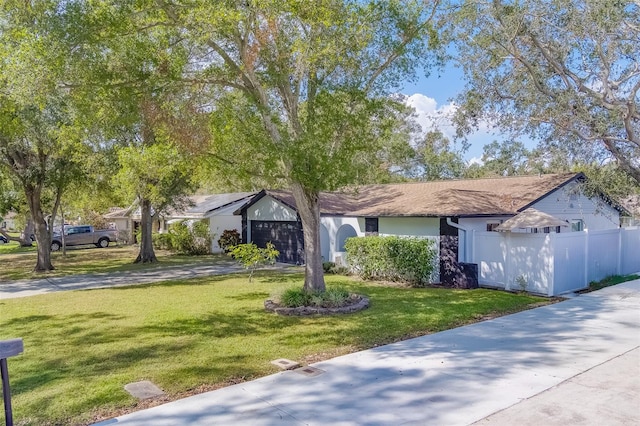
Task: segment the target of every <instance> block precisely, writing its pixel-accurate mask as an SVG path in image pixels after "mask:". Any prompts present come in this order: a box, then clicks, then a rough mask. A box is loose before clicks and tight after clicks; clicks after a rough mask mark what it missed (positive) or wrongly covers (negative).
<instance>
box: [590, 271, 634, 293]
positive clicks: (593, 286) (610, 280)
mask: <svg viewBox="0 0 640 426" xmlns="http://www.w3.org/2000/svg"><path fill="white" fill-rule="evenodd" d="M637 279H640V275H636V274H632V275H612V276H610V277H607V278H605V279H603V280H600V281H597V282H591V283H589V290H588V291H595V290H600V289H602V288H605V287H610V286H612V285H616V284H620V283H623V282H626V281H633V280H637Z"/></svg>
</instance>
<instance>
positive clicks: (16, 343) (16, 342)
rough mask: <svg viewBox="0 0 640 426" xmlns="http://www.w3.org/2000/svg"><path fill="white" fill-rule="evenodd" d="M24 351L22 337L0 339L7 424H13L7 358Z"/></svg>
mask: <svg viewBox="0 0 640 426" xmlns="http://www.w3.org/2000/svg"><path fill="white" fill-rule="evenodd" d="M23 351H24V344H23V343H22V339H9V340H0V376H1V377H2V398H3V399H4V421H5V424H6V426H13V412H12V411H11V388H10V387H9V369H8V368H7V358H9V357H12V356H16V355H18V354H21V353H22V352H23Z"/></svg>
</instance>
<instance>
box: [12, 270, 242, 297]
mask: <svg viewBox="0 0 640 426" xmlns="http://www.w3.org/2000/svg"><path fill="white" fill-rule="evenodd" d="M241 271H244V269H243V268H242V266H240V265H239V264H238V263H237V262H234V261H232V260H217V261H216V262H215V263H211V264H207V265H187V266H167V267H165V266H161V265H159V266H157V267H154V268H150V269H145V270H141V271H133V272H132V271H126V272H104V273H99V274H86V275H67V276H63V277H51V278H40V279H32V280H18V281H9V282H0V300H2V299H13V298H17V297H27V296H34V295H37V294H46V293H53V292H57V291H66V290H88V289H95V288H106V287H118V286H127V285H135V284H148V283H152V282H160V281H167V280H181V279H188V278H197V277H206V276H213V275H222V274H229V273H233V272H241Z"/></svg>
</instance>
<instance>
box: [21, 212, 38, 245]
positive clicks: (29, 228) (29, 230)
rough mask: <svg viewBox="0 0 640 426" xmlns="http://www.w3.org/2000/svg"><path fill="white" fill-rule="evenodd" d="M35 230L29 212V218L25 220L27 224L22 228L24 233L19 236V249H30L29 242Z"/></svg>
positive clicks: (31, 242) (31, 243)
mask: <svg viewBox="0 0 640 426" xmlns="http://www.w3.org/2000/svg"><path fill="white" fill-rule="evenodd" d="M35 233H36V230H35V227H34V226H33V219H32V216H31V212H29V217H28V218H27V223H26V224H25V226H24V231H22V233H21V234H20V238H19V239H18V242H19V243H20V247H32V246H33V241H32V240H31V235H35Z"/></svg>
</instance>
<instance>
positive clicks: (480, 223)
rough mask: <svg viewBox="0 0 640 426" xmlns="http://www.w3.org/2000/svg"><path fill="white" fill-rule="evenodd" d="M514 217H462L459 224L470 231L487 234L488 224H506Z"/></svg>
mask: <svg viewBox="0 0 640 426" xmlns="http://www.w3.org/2000/svg"><path fill="white" fill-rule="evenodd" d="M512 217H513V216H491V217H461V218H460V219H459V220H458V222H459V223H458V224H459V225H460V226H462V227H464V228H466V229H468V230H470V231H477V232H486V231H487V223H495V222H500V221H501V220H502V221H503V222H504V221H505V220H507V219H510V218H512Z"/></svg>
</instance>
